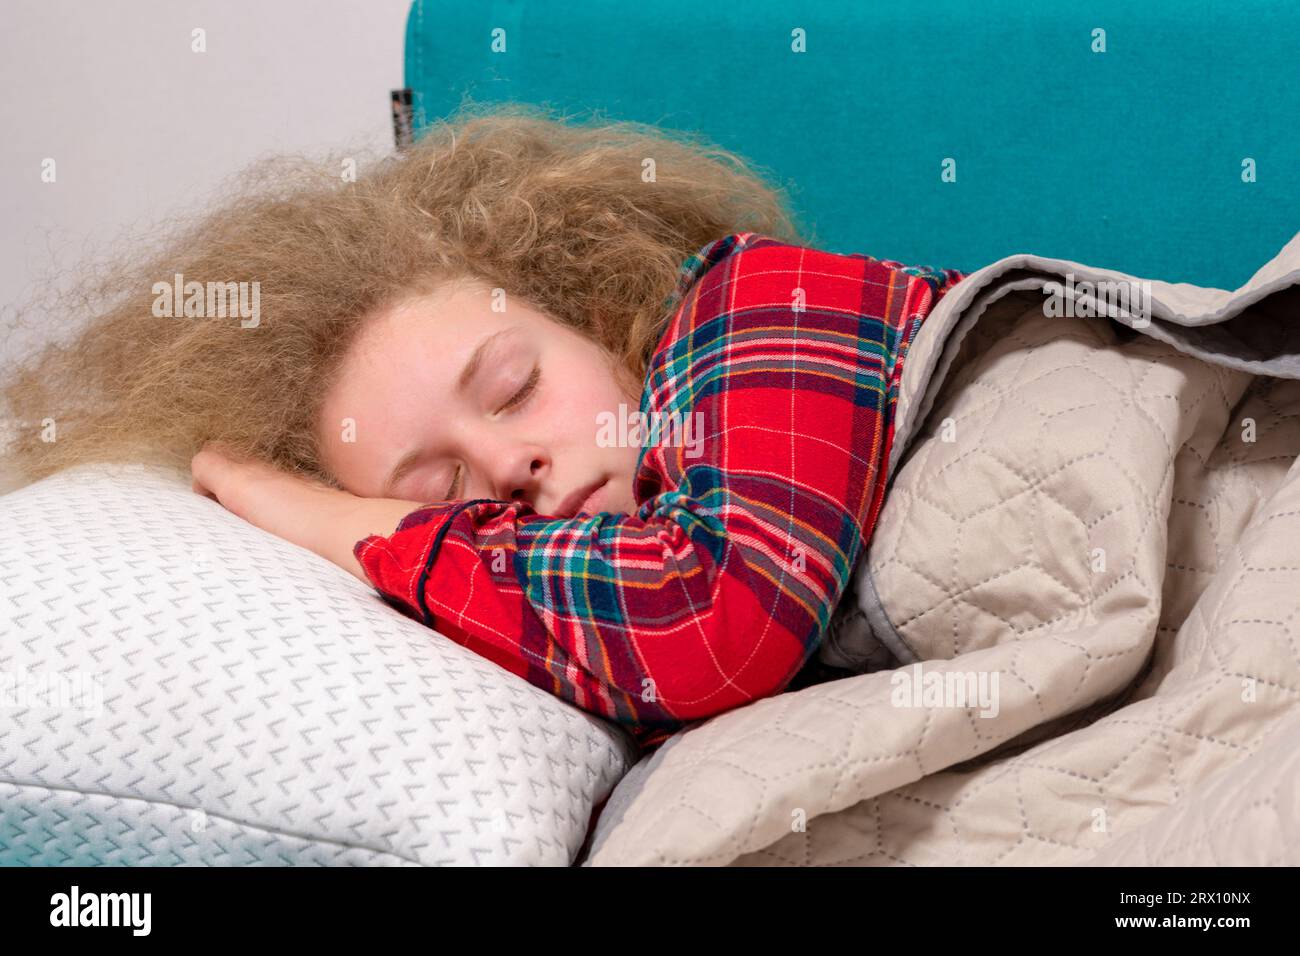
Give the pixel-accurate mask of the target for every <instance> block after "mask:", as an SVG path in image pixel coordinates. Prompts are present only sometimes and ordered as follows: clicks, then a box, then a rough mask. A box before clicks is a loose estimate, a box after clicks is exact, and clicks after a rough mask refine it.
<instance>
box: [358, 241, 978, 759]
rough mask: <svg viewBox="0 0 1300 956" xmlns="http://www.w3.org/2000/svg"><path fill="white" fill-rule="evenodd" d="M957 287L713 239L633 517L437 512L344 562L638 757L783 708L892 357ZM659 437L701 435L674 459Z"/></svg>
mask: <svg viewBox="0 0 1300 956" xmlns="http://www.w3.org/2000/svg"><path fill="white" fill-rule="evenodd" d="M964 277H965V274H964V273H961V272H958V271H956V270H953V269H934V268H930V267H928V266H904V265H902V264H900V263H897V262H891V261H888V260H881V259H875V258H872V257H871V256H866V255H836V254H832V253H829V252H822V251H819V250H816V249H811V248H806V247H803V246H797V245H790V244H787V243H783V242H780V241H778V240H776V239H773V238H771V237H768V236H764V235H760V234H757V233H735V234H732V235H727V236H723V237H721V238H719V239H716V240H714V241H713V242H711V243H709V244H708V245H706V246H705V247H704V248H703V249H701V250H700V251H699V252H697V253H696V254H695V255H693V256H691V257H690V258H689V259H687V260H686V262H685V264H684V265H683V266H682V270H681V273H680V275H679V278H678V283H677V287H676V290H675V291H674V293H673V294H672V295H671V296H670V297H669V299H668V301H667V302H666V303H665V305H666V309H665V314H668V315H671V319H670V320H669V321H668V323H667V326H666V328H665V331H664V333H663V335H662V338H661V339H660V341H659V344H658V346H657V347H656V349H655V352H654V355H653V357H652V358H651V360H650V364H649V370H648V374H647V377H646V383H645V389H644V391H643V393H642V396H641V404H640V409H639V410H640V412H641V413H642V415H644V416H647V417H646V418H645V421H646V422H650V421H653V420H654V413H660V416H661V417H660V418H659V421H660V422H662V423H664V428H663V431H661V432H660V433H659V434H658V436H657V438H658V442H657V443H655V442H654V440H653V436H648V437H651V438H652V440H651V441H650V442H648V443H645V444H643V447H642V449H641V452H640V457H639V459H638V464H637V472H636V478H635V482H634V494H635V499H636V503H637V505H638V507H637V511H636V513H635V514H630V515H629V514H621V513H614V512H604V513H601V514H597V515H587V516H583V515H579V516H575V517H573V518H569V519H559V518H554V517H549V516H546V515H540V514H537V513H536V512H534V511H533V510H532V508H531V506H530V505H529V504H527V503H526V502H523V501H514V502H506V501H494V500H487V499H476V500H472V501H449V502H439V503H436V504H429V505H426V506H423V507H421V508H419V509H417V510H416V511H414V512H412V513H411V514H409V515H407V516H406V517H405V518H403V519H402V521H401V523H400V524H399V525H398V527H397V530H396V531H395V532H394V533H393V534H391V535H388V536H386V537H385V536H380V535H371V536H369V537H367V538H365V539H363V540H362V541H359V542H357V544H356V546H355V548H354V553H355V555H356V557H357V559H358V560H359V561H360V562H361V566H362V567H363V568H364V569H365V573H366V575H367V577H368V578H369V580H370V581H371V582H372V583H373V584H374V586H375V588H376V589H377V590H378V591H379V593H380V595H381V596H382V597H384V598H385V600H387V601H388V602H389V603H390V604H392V605H393V606H394V607H396V608H398V609H399V610H401V611H402V612H403V613H404V614H407V615H408V616H411V617H413V618H416V619H417V620H421V621H423V622H424V623H425V624H427V625H428V626H430V627H432V628H436V629H437V630H438V631H439V632H440V633H441V634H444V635H446V636H447V637H449V638H451V639H452V640H454V641H456V642H457V643H460V644H462V645H464V646H466V647H468V648H469V649H471V650H473V651H475V652H476V653H478V654H480V655H482V656H483V657H486V658H488V659H490V660H493V661H495V662H496V663H497V664H499V665H501V666H502V667H504V668H506V669H508V670H510V671H512V672H513V673H515V674H518V675H520V676H521V677H523V678H524V679H526V680H528V681H529V682H530V683H532V684H534V685H536V686H538V687H541V688H543V689H544V690H547V691H549V692H550V693H552V694H555V695H556V696H557V697H560V698H561V699H563V700H566V701H568V702H570V703H572V704H574V705H575V706H577V707H580V708H582V709H584V710H586V711H589V712H591V713H593V714H597V715H600V716H602V717H605V718H608V719H610V720H612V721H615V722H617V723H618V724H620V725H622V726H623V727H624V728H625V729H626V730H627V731H628V732H629V733H631V735H632V737H633V739H635V740H636V741H637V742H638V743H639V744H640V745H641V746H642V747H643V748H645V747H653V746H655V745H657V744H659V743H661V742H663V740H665V739H667V738H668V737H669V736H671V735H672V734H673V733H674V732H676V731H678V730H680V729H681V728H683V727H684V726H686V725H687V724H689V723H692V722H695V721H699V720H702V719H704V718H707V717H710V716H712V715H714V714H718V713H722V712H723V711H727V710H730V709H732V708H734V707H739V706H741V705H743V704H746V703H749V702H750V701H753V700H757V699H759V698H762V697H768V696H770V695H773V694H777V693H779V692H780V691H781V690H783V689H784V688H785V687H786V686H787V685H788V684H789V683H790V682H791V680H792V679H793V678H794V677H795V676H796V675H797V674H798V673H799V671H800V670H801V669H802V668H803V666H804V665H805V664H806V663H808V662H809V660H810V658H811V657H812V656H813V654H814V652H815V651H816V649H817V646H818V643H819V641H820V639H821V636H822V634H823V633H824V631H825V628H826V626H827V624H828V622H829V620H830V616H831V613H832V611H833V610H834V608H835V605H836V604H837V602H838V601H839V599H840V597H841V595H842V594H843V593H844V590H845V588H846V586H847V583H848V578H849V573H850V570H851V569H852V567H853V565H854V563H855V562H856V560H857V558H858V556H859V554H860V553H861V551H862V549H863V547H864V546H865V544H866V542H867V541H868V540H869V538H870V535H871V531H872V529H873V528H874V526H875V522H876V516H877V514H878V513H879V510H880V506H881V503H882V500H883V493H884V463H885V462H886V460H887V456H888V453H889V447H890V443H891V441H892V438H893V412H894V408H895V404H896V401H897V394H898V385H899V379H900V376H901V374H902V369H903V357H904V355H905V353H906V351H907V347H908V345H910V344H911V342H912V339H913V337H914V336H915V334H916V330H917V329H918V328H919V327H920V324H921V322H922V321H923V320H924V318H925V317H926V315H927V314H928V313H929V312H930V310H931V309H932V308H933V307H934V305H935V304H936V303H937V302H938V301H939V299H940V298H941V297H942V296H943V295H944V294H945V293H946V292H947V291H948V289H950V288H951V287H952V285H953V284H954V283H956V282H958V281H960V280H961V279H962V278H964ZM674 413H676V414H677V415H678V416H680V417H678V418H676V419H674V418H673V415H674ZM697 413H698V415H697ZM673 421H678V422H680V423H682V424H685V423H688V422H692V423H695V424H702V425H703V430H702V433H701V434H698V435H695V436H694V437H693V438H692V439H691V440H690V441H689V442H683V441H682V440H681V435H682V432H680V431H677V432H674V431H673V430H672V429H670V428H669V427H668V423H669V422H673ZM594 433H595V423H593V436H594ZM688 434H689V433H688Z"/></svg>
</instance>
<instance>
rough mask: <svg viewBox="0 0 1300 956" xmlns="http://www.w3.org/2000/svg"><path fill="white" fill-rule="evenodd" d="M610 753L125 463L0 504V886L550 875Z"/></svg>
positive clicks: (467, 662) (580, 725)
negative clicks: (189, 877) (75, 876)
mask: <svg viewBox="0 0 1300 956" xmlns="http://www.w3.org/2000/svg"><path fill="white" fill-rule="evenodd" d="M634 756H635V754H634V750H633V748H632V746H631V744H630V741H629V738H628V737H627V736H626V735H625V734H624V732H623V731H622V730H620V729H619V728H617V727H615V726H614V725H613V724H610V723H608V722H605V721H602V720H600V719H598V718H595V717H592V716H590V715H588V714H585V713H584V712H582V711H580V710H578V709H576V708H574V707H571V706H570V705H568V704H566V703H564V702H563V701H560V700H558V699H557V698H555V697H553V696H551V695H549V694H547V693H545V692H544V691H542V690H540V689H538V688H535V687H533V686H532V685H530V684H528V683H527V682H526V681H524V680H522V679H521V678H518V677H516V676H514V675H513V674H510V673H508V672H507V671H505V670H503V669H502V668H500V667H498V666H497V665H495V664H493V663H491V662H490V661H487V660H485V659H483V658H480V657H478V656H477V655H475V654H473V653H471V652H470V651H468V650H466V649H465V648H463V647H460V646H459V645H457V644H455V643H453V642H452V641H450V640H449V639H447V638H445V637H442V636H441V635H438V634H436V633H435V632H433V631H431V630H429V629H428V628H426V627H424V626H423V625H421V624H419V623H417V622H416V621H414V620H411V619H409V618H407V617H404V616H403V615H402V614H400V613H399V612H398V611H396V610H395V609H394V608H392V607H390V606H388V605H387V604H385V603H384V602H383V601H382V600H380V599H379V597H378V596H377V595H376V593H375V592H374V591H373V590H371V589H370V588H368V587H366V586H365V585H364V584H363V583H362V582H360V581H358V580H357V579H355V578H353V577H352V576H351V575H349V574H347V573H346V572H345V571H343V570H341V569H339V568H337V567H335V566H334V565H332V564H330V563H329V562H327V561H325V560H323V559H321V558H319V557H317V556H316V555H314V554H312V553H310V552H308V551H306V550H304V549H302V548H299V547H297V546H295V545H292V544H290V543H288V542H285V541H283V540H281V539H279V538H276V537H274V536H272V535H270V534H268V533H266V532H263V531H261V530H260V529H258V528H255V527H253V526H252V525H250V524H248V523H247V522H245V521H243V520H241V519H240V518H237V517H235V516H234V515H232V514H230V513H229V512H227V511H226V510H225V509H223V508H222V507H221V506H220V505H219V504H217V503H216V502H214V501H211V500H209V499H207V498H203V497H201V496H199V495H197V494H195V493H194V492H192V491H191V490H190V487H189V480H188V477H186V478H184V479H182V477H181V476H180V475H178V474H177V473H175V472H169V471H166V470H163V469H156V468H149V467H145V466H140V465H116V466H102V465H101V466H86V467H82V468H77V469H73V470H70V471H67V472H64V473H61V474H58V475H55V476H52V477H50V478H48V479H46V480H44V481H41V482H38V483H35V484H33V485H29V486H27V487H24V488H21V489H19V490H17V491H14V492H12V493H10V494H8V495H4V496H0V865H3V864H7V865H13V864H32V865H59V864H72V865H92V866H93V865H124V864H151V865H171V864H187V865H194V864H216V865H236V864H266V865H287V864H292V865H299V864H393V865H437V864H489V865H497V864H546V865H561V866H562V865H567V864H569V863H571V862H572V861H573V859H574V857H575V856H576V854H577V852H578V850H579V848H580V846H581V845H582V841H583V838H584V836H585V834H586V830H587V825H588V822H589V820H590V816H591V812H592V808H593V807H594V806H595V805H596V804H598V803H599V802H600V801H602V800H604V798H605V797H606V796H607V794H608V793H609V791H610V790H611V789H612V788H613V786H614V784H615V783H616V782H617V781H618V779H619V777H620V776H621V775H622V774H623V773H624V772H625V771H626V770H627V769H628V767H630V766H631V764H632V762H633V760H634Z"/></svg>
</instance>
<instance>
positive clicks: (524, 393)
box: [442, 365, 542, 501]
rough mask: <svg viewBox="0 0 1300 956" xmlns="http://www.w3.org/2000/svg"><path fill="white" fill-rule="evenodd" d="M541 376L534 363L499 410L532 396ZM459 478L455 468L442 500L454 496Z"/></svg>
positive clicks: (540, 370)
mask: <svg viewBox="0 0 1300 956" xmlns="http://www.w3.org/2000/svg"><path fill="white" fill-rule="evenodd" d="M541 377H542V367H541V366H540V365H534V366H533V370H532V372H531V373H530V374H529V376H528V381H526V382H524V384H523V386H522V387H520V389H519V391H517V392H515V393H514V395H512V396H510V401H508V402H506V403H505V404H504V405H502V406H501V411H503V412H504V411H509V410H510V409H512V408H517V407H519V406H520V405H522V404H523V403H524V402H526V401H528V399H529V398H530V397H531V396H532V394H533V392H534V391H536V389H537V383H538V382H539V381H540V380H541ZM459 480H460V469H459V468H457V469H456V474H454V475H452V476H451V484H450V485H449V486H448V487H447V493H446V494H445V495H443V498H442V500H444V501H450V500H452V499H453V498H454V497H455V491H456V483H457V482H458V481H459Z"/></svg>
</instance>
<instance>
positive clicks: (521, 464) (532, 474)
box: [488, 445, 550, 508]
mask: <svg viewBox="0 0 1300 956" xmlns="http://www.w3.org/2000/svg"><path fill="white" fill-rule="evenodd" d="M549 467H550V460H549V459H548V458H547V456H546V453H545V452H544V451H542V449H540V448H537V447H535V446H532V445H527V446H523V447H516V448H513V449H509V450H501V451H500V452H499V453H496V454H494V459H493V460H492V461H490V462H489V464H488V473H489V474H490V475H491V476H492V484H493V486H494V487H493V494H492V496H493V497H494V498H496V499H497V500H499V501H525V502H527V503H528V504H529V505H531V506H533V507H534V508H536V507H537V493H538V491H539V489H540V488H541V482H542V478H543V477H544V476H545V474H546V471H547V469H548V468H549Z"/></svg>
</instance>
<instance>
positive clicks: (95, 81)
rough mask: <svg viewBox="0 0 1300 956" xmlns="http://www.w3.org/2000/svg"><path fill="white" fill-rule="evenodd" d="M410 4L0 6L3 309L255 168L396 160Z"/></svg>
mask: <svg viewBox="0 0 1300 956" xmlns="http://www.w3.org/2000/svg"><path fill="white" fill-rule="evenodd" d="M409 6H410V0H369V2H362V0H262V2H257V0H81V2H75V0H0V309H6V310H7V309H9V308H11V307H12V306H13V305H14V304H15V303H16V302H17V301H19V300H20V299H25V298H26V297H27V296H28V295H29V294H30V293H31V292H32V291H33V288H34V285H35V283H37V282H41V281H44V280H45V279H46V277H47V273H49V272H50V271H51V270H57V271H59V272H61V273H63V274H65V275H66V274H68V271H69V270H72V269H73V268H75V266H76V264H77V262H78V261H79V260H80V259H81V258H82V256H83V255H94V254H95V253H96V252H97V251H98V250H100V249H102V248H103V247H104V245H105V244H106V243H110V242H111V241H112V240H113V239H114V238H115V237H117V236H118V234H119V233H120V231H121V230H123V229H124V228H125V229H132V230H140V229H147V227H148V226H149V225H150V224H151V223H155V222H158V221H160V220H163V219H165V218H167V217H169V216H174V215H177V214H183V213H185V212H186V211H191V210H193V209H195V208H196V206H198V205H200V204H201V203H200V200H201V199H202V198H203V197H205V196H206V195H207V194H208V192H209V190H211V189H213V188H214V187H215V186H216V185H217V184H218V183H219V182H221V181H222V180H224V179H226V178H228V177H230V176H231V175H233V174H236V173H237V172H238V171H239V169H240V168H241V167H243V166H244V165H245V164H246V163H248V162H249V161H250V160H253V159H255V158H257V157H259V156H262V155H265V154H267V153H271V152H277V153H278V152H306V153H308V154H313V153H314V152H316V151H324V150H332V149H339V150H342V149H346V148H353V149H356V148H378V149H385V150H386V149H391V148H392V143H393V134H392V123H391V119H390V116H389V105H388V102H389V91H390V90H391V89H395V88H397V87H400V86H401V85H402V82H403V81H402V47H403V39H404V31H405V22H406V12H407V10H408V8H409ZM195 27H202V28H204V29H205V30H206V32H207V37H206V39H207V52H206V53H195V52H192V50H191V31H192V30H193V29H194V28H195ZM46 157H52V158H53V159H54V160H55V161H56V163H57V166H56V171H57V181H56V182H55V183H52V184H47V183H43V182H42V181H41V164H42V161H43V160H44V159H45V158H46ZM21 344H26V343H11V342H0V359H3V357H4V356H5V355H6V354H8V353H9V351H10V350H11V349H17V348H18V347H19V345H21Z"/></svg>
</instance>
